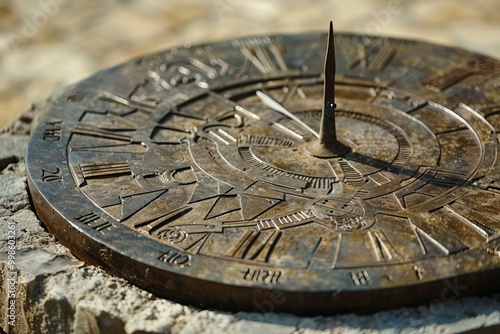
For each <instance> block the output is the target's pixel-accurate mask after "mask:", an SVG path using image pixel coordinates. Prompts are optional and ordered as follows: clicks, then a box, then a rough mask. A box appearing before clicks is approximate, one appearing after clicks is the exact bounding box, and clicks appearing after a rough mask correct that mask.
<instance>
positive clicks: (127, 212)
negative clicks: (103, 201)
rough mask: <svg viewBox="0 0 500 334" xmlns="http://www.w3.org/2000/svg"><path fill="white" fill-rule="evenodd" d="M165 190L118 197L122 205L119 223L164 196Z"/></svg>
mask: <svg viewBox="0 0 500 334" xmlns="http://www.w3.org/2000/svg"><path fill="white" fill-rule="evenodd" d="M166 191H167V190H157V191H150V192H147V193H143V194H134V195H130V196H123V197H122V196H120V201H121V204H122V215H121V217H120V219H119V220H120V221H124V220H126V219H128V218H130V217H131V216H132V215H135V214H136V213H137V212H139V211H140V210H141V209H143V208H144V207H146V206H147V205H148V204H150V203H151V202H153V201H154V200H155V199H157V198H158V197H160V196H161V195H162V194H164V193H165V192H166Z"/></svg>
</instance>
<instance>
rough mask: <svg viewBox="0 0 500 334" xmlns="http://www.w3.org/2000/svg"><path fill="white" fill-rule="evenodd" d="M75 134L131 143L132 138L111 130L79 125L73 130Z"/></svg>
mask: <svg viewBox="0 0 500 334" xmlns="http://www.w3.org/2000/svg"><path fill="white" fill-rule="evenodd" d="M116 130H121V129H116ZM73 133H74V134H79V135H84V136H91V137H96V138H104V139H114V140H119V141H125V142H131V141H132V137H131V136H129V135H125V134H120V133H117V132H114V131H111V130H105V129H101V128H98V127H95V126H91V125H85V124H78V125H77V126H76V127H75V128H74V129H73Z"/></svg>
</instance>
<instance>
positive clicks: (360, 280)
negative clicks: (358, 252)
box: [350, 270, 372, 286]
mask: <svg viewBox="0 0 500 334" xmlns="http://www.w3.org/2000/svg"><path fill="white" fill-rule="evenodd" d="M350 275H351V279H352V282H353V283H354V285H355V286H367V285H372V279H371V277H370V275H368V272H367V271H366V270H363V271H358V272H352V273H351V274H350Z"/></svg>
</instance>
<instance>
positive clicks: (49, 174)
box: [42, 167, 63, 183]
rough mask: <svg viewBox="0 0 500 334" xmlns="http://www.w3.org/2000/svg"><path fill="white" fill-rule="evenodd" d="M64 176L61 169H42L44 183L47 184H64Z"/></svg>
mask: <svg viewBox="0 0 500 334" xmlns="http://www.w3.org/2000/svg"><path fill="white" fill-rule="evenodd" d="M62 179H63V176H62V172H61V169H60V168H59V167H56V169H55V170H48V169H43V168H42V182H43V183H47V182H54V181H58V182H62Z"/></svg>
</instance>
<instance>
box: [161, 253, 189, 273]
mask: <svg viewBox="0 0 500 334" xmlns="http://www.w3.org/2000/svg"><path fill="white" fill-rule="evenodd" d="M158 260H160V261H161V262H164V263H167V264H169V265H171V266H175V267H179V268H184V267H187V266H190V265H191V255H190V254H186V253H184V252H182V251H180V250H176V249H169V250H168V251H167V252H166V253H163V254H162V255H161V256H160V257H159V258H158Z"/></svg>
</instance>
